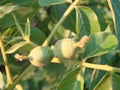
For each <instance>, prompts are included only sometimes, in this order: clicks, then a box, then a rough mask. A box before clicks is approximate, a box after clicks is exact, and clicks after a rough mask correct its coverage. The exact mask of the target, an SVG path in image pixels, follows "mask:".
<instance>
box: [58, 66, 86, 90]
mask: <svg viewBox="0 0 120 90" xmlns="http://www.w3.org/2000/svg"><path fill="white" fill-rule="evenodd" d="M79 70H80V69H79V68H77V69H75V70H73V71H71V72H70V73H68V74H67V75H66V76H65V77H64V78H63V80H62V81H61V83H60V85H59V86H58V88H57V90H83V86H84V79H83V77H82V75H81V74H80V71H79Z"/></svg>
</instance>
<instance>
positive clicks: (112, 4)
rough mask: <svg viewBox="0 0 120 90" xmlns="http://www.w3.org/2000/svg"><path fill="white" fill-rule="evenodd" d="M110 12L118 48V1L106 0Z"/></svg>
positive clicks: (119, 8)
mask: <svg viewBox="0 0 120 90" xmlns="http://www.w3.org/2000/svg"><path fill="white" fill-rule="evenodd" d="M107 1H108V5H109V7H110V9H111V11H112V17H113V22H114V26H115V31H116V35H117V38H118V42H119V45H118V48H120V0H107Z"/></svg>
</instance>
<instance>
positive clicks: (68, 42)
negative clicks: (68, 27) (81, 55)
mask: <svg viewBox="0 0 120 90" xmlns="http://www.w3.org/2000/svg"><path fill="white" fill-rule="evenodd" d="M53 52H54V56H55V57H58V58H61V59H75V57H76V55H77V53H78V47H77V46H76V43H75V41H74V40H72V39H70V38H65V39H62V40H59V41H57V42H56V44H55V47H54V50H53Z"/></svg>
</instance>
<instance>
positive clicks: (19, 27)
mask: <svg viewBox="0 0 120 90" xmlns="http://www.w3.org/2000/svg"><path fill="white" fill-rule="evenodd" d="M13 17H14V20H15V24H16V27H17V29H18V30H19V32H20V33H21V34H22V36H23V37H24V32H23V29H22V27H21V26H20V24H19V23H18V21H17V19H16V17H15V15H13Z"/></svg>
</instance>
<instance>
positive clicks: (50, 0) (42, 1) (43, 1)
mask: <svg viewBox="0 0 120 90" xmlns="http://www.w3.org/2000/svg"><path fill="white" fill-rule="evenodd" d="M66 2H72V0H38V3H39V5H40V6H48V5H56V4H61V3H66Z"/></svg>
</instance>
